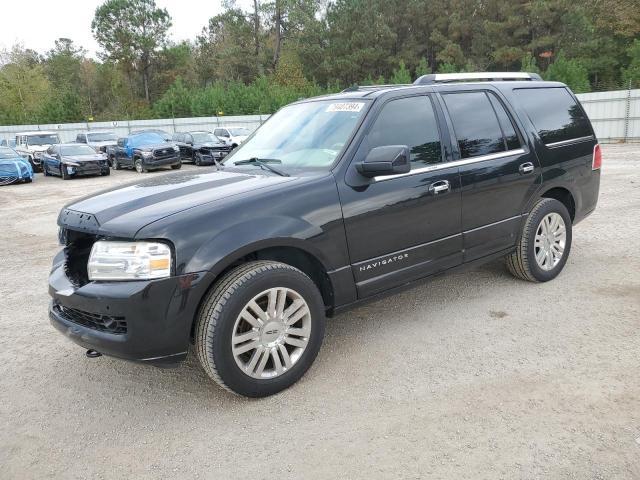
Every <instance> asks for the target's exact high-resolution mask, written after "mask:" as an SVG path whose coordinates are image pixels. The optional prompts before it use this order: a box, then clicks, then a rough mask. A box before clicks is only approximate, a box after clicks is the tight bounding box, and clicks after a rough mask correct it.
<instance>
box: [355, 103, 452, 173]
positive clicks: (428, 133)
mask: <svg viewBox="0 0 640 480" xmlns="http://www.w3.org/2000/svg"><path fill="white" fill-rule="evenodd" d="M368 141H369V148H374V147H382V146H385V145H408V146H409V147H410V148H411V163H412V165H411V166H412V168H420V167H422V166H424V165H425V164H426V165H430V164H433V163H438V162H441V161H442V150H441V147H440V132H439V131H438V123H437V121H436V115H435V112H434V111H433V105H432V103H431V100H430V99H429V98H428V97H424V96H422V97H409V98H401V99H398V100H392V101H390V102H389V103H387V104H386V105H385V106H384V107H383V108H382V111H381V112H380V115H378V118H377V119H376V122H375V124H374V125H373V127H372V129H371V131H370V132H369V136H368Z"/></svg>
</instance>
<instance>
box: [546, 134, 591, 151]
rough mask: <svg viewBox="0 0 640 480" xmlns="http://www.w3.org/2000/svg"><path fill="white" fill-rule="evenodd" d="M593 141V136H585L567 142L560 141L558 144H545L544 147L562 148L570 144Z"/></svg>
mask: <svg viewBox="0 0 640 480" xmlns="http://www.w3.org/2000/svg"><path fill="white" fill-rule="evenodd" d="M593 139H594V136H593V135H587V136H586V137H578V138H570V139H568V140H561V141H559V142H553V143H545V146H546V147H548V148H553V147H562V146H563V145H571V144H572V143H581V142H588V141H589V140H593Z"/></svg>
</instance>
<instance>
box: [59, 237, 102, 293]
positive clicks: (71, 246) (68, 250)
mask: <svg viewBox="0 0 640 480" xmlns="http://www.w3.org/2000/svg"><path fill="white" fill-rule="evenodd" d="M65 233H66V235H65V239H66V244H65V248H64V255H65V260H66V261H65V265H64V266H65V273H66V275H67V278H68V279H69V280H70V281H71V283H73V284H74V285H76V286H78V287H81V286H83V285H86V284H87V283H89V273H88V271H87V264H88V263H89V255H90V254H91V248H92V247H93V244H94V243H95V242H96V240H97V238H96V236H95V235H91V234H89V233H84V232H78V231H76V230H68V229H66V230H65Z"/></svg>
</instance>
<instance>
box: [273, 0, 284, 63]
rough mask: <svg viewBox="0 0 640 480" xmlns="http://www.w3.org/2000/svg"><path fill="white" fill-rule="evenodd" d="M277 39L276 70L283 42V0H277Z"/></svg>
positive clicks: (274, 56) (274, 59)
mask: <svg viewBox="0 0 640 480" xmlns="http://www.w3.org/2000/svg"><path fill="white" fill-rule="evenodd" d="M275 21H276V39H275V46H274V49H273V50H274V51H273V69H274V70H275V69H276V67H277V66H278V61H279V60H280V45H281V44H282V0H276V13H275Z"/></svg>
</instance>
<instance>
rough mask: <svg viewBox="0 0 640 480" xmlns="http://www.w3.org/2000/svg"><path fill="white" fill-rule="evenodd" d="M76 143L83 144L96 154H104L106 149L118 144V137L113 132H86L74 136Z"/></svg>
mask: <svg viewBox="0 0 640 480" xmlns="http://www.w3.org/2000/svg"><path fill="white" fill-rule="evenodd" d="M76 143H84V144H87V145H89V146H90V147H91V148H93V149H94V150H95V151H96V152H103V153H106V151H107V147H108V146H110V145H116V144H117V143H118V135H117V134H116V133H114V132H101V131H91V130H90V131H88V132H84V133H79V134H78V135H77V136H76Z"/></svg>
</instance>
